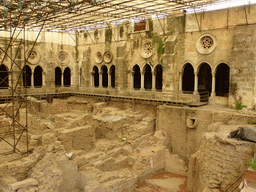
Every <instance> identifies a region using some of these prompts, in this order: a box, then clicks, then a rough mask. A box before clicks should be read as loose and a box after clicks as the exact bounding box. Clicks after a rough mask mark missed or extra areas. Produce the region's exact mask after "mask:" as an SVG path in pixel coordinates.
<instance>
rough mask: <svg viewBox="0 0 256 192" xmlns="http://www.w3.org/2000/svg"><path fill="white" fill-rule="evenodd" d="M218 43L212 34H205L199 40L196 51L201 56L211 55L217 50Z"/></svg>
mask: <svg viewBox="0 0 256 192" xmlns="http://www.w3.org/2000/svg"><path fill="white" fill-rule="evenodd" d="M216 46H217V41H216V40H215V38H214V37H213V36H212V35H210V34H204V35H202V36H201V37H199V39H198V40H197V44H196V49H197V51H198V52H199V53H201V54H209V53H211V52H213V51H214V50H215V48H216Z"/></svg>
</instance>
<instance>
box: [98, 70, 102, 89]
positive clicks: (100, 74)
mask: <svg viewBox="0 0 256 192" xmlns="http://www.w3.org/2000/svg"><path fill="white" fill-rule="evenodd" d="M102 76H103V72H100V73H99V88H102Z"/></svg>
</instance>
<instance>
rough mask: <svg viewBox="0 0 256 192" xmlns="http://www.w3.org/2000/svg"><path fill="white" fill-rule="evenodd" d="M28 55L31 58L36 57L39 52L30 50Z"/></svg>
mask: <svg viewBox="0 0 256 192" xmlns="http://www.w3.org/2000/svg"><path fill="white" fill-rule="evenodd" d="M28 57H29V59H36V57H37V53H36V52H35V51H30V52H29V53H28Z"/></svg>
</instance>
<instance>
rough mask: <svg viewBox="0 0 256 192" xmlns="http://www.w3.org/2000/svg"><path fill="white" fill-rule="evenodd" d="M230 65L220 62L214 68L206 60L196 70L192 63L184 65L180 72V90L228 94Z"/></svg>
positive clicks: (214, 94)
mask: <svg viewBox="0 0 256 192" xmlns="http://www.w3.org/2000/svg"><path fill="white" fill-rule="evenodd" d="M229 78H230V67H229V66H228V65H227V64H225V63H220V64H218V65H217V67H215V68H213V69H212V67H211V66H210V65H209V64H208V63H206V62H204V63H201V64H200V65H199V66H198V67H197V68H196V69H195V70H194V67H193V66H192V65H191V64H190V63H186V64H185V65H183V70H182V72H180V84H179V85H180V86H179V90H180V91H185V92H191V93H192V92H194V93H197V92H203V91H207V92H209V95H210V96H226V97H227V96H228V93H229Z"/></svg>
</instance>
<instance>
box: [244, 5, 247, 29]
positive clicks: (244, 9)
mask: <svg viewBox="0 0 256 192" xmlns="http://www.w3.org/2000/svg"><path fill="white" fill-rule="evenodd" d="M244 13H245V20H246V24H248V18H247V12H246V6H245V5H244Z"/></svg>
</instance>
